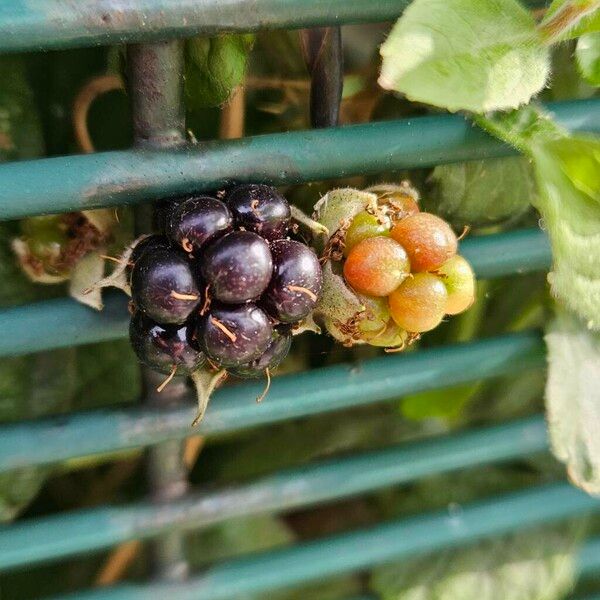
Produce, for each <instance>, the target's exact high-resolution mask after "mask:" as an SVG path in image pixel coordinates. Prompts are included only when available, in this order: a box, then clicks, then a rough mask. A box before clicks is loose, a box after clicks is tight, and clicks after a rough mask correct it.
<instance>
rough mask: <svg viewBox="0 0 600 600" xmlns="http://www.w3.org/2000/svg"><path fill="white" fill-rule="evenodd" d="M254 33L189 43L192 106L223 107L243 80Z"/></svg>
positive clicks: (188, 94) (188, 88) (188, 80)
mask: <svg viewBox="0 0 600 600" xmlns="http://www.w3.org/2000/svg"><path fill="white" fill-rule="evenodd" d="M253 42H254V36H252V35H249V34H246V35H230V34H225V35H220V36H217V37H213V38H206V37H198V38H193V39H191V40H188V42H187V44H186V67H185V68H186V71H185V94H186V98H187V102H188V106H190V107H191V108H206V107H211V106H220V105H221V104H223V103H224V102H226V101H227V100H228V99H229V97H230V96H231V94H232V92H233V91H234V90H235V88H236V87H237V86H238V85H240V83H242V80H243V78H244V74H245V72H246V63H247V61H248V55H249V53H250V50H251V49H252V44H253Z"/></svg>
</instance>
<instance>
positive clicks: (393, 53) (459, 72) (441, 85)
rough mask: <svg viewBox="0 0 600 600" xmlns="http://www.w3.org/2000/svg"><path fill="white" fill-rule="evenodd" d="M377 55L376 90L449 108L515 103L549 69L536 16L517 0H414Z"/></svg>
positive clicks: (542, 81)
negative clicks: (379, 63) (377, 86)
mask: <svg viewBox="0 0 600 600" xmlns="http://www.w3.org/2000/svg"><path fill="white" fill-rule="evenodd" d="M381 55H382V57H383V63H382V69H381V76H380V78H379V84H380V85H381V86H382V87H383V88H385V89H391V90H395V91H397V92H401V93H403V94H405V95H406V96H407V98H408V99H409V100H413V101H418V102H425V103H427V104H432V105H434V106H440V107H442V108H446V109H448V110H450V111H457V110H468V111H472V112H476V113H477V112H487V111H493V110H499V109H508V108H516V107H518V106H520V105H521V104H524V103H526V102H528V101H529V100H530V98H531V97H532V96H533V95H534V94H536V93H537V92H539V91H540V90H541V89H542V88H543V87H544V85H545V83H546V79H547V77H548V73H549V69H550V55H549V51H548V49H547V48H546V47H544V46H543V45H542V44H541V39H540V34H539V33H538V31H537V29H536V25H535V21H534V19H533V17H532V16H531V14H530V13H529V11H527V10H526V9H525V8H523V7H522V6H521V5H520V4H519V3H518V2H517V1H516V0H415V1H414V2H412V3H411V4H410V6H409V7H408V8H407V10H406V11H405V12H404V14H403V15H402V16H401V17H400V19H398V21H397V23H396V25H395V26H394V28H393V29H392V31H391V33H390V35H389V37H388V39H387V41H386V42H385V43H384V44H383V46H382V47H381Z"/></svg>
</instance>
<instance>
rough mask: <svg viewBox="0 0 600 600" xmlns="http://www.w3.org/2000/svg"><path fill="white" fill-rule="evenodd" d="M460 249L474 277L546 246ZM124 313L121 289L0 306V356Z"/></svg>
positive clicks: (123, 322)
mask: <svg viewBox="0 0 600 600" xmlns="http://www.w3.org/2000/svg"><path fill="white" fill-rule="evenodd" d="M461 253H462V254H464V255H465V256H466V257H467V259H468V260H469V261H471V263H472V265H473V268H474V269H475V272H476V273H477V276H478V277H479V278H485V277H500V276H502V275H509V274H511V273H526V272H532V271H539V270H545V269H547V268H548V267H549V266H550V261H551V258H552V256H551V251H550V245H549V242H548V238H547V237H546V234H545V233H544V232H543V231H541V230H539V229H527V230H521V231H511V232H508V233H502V234H495V235H489V236H480V237H471V238H467V239H466V240H465V241H464V242H462V243H461ZM128 326H129V312H128V310H127V298H126V297H125V295H123V294H116V293H115V294H107V299H106V306H105V308H104V310H102V311H101V312H97V311H95V310H92V309H90V308H88V307H85V306H83V305H81V304H80V303H78V302H76V301H75V300H72V299H70V298H61V299H57V300H48V301H45V302H38V303H35V304H28V305H25V306H18V307H15V308H8V309H3V310H0V328H1V330H2V333H3V335H2V337H0V357H2V356H16V355H20V354H27V353H29V352H38V351H41V350H49V349H51V348H65V347H69V346H75V345H78V344H89V343H91V342H102V341H107V340H113V339H118V338H123V337H125V336H127V330H128Z"/></svg>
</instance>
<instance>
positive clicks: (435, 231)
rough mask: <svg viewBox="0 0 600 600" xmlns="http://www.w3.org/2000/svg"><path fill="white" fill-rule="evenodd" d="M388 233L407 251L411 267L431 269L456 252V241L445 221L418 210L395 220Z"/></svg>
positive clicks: (415, 269) (421, 269)
mask: <svg viewBox="0 0 600 600" xmlns="http://www.w3.org/2000/svg"><path fill="white" fill-rule="evenodd" d="M391 236H392V238H394V240H396V241H397V242H398V243H399V244H400V245H401V246H402V247H403V248H404V249H405V250H406V253H407V254H408V257H409V258H410V265H411V268H412V270H413V271H416V272H420V271H433V270H435V269H437V268H438V267H441V266H442V265H443V264H444V263H445V262H446V261H447V260H449V259H450V258H452V257H453V256H454V255H455V254H456V249H457V246H458V241H457V239H456V235H455V234H454V231H452V228H451V227H450V225H448V223H446V221H444V220H443V219H440V218H439V217H437V216H436V215H432V214H430V213H418V214H416V215H412V216H410V217H406V219H402V220H401V221H399V222H397V223H396V224H395V225H394V227H393V228H392V231H391Z"/></svg>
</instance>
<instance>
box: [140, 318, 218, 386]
mask: <svg viewBox="0 0 600 600" xmlns="http://www.w3.org/2000/svg"><path fill="white" fill-rule="evenodd" d="M193 335H194V327H193V325H190V324H189V323H184V324H183V325H159V324H158V323H155V322H154V321H152V320H151V319H149V318H148V317H146V316H145V315H144V314H143V313H142V312H140V311H137V312H136V313H135V314H134V315H133V317H132V318H131V322H130V324H129V339H130V340H131V345H132V347H133V350H134V352H135V353H136V355H137V357H138V359H139V360H140V362H141V363H143V364H144V365H146V366H147V367H150V368H151V369H154V370H155V371H160V372H161V373H165V374H166V373H171V372H172V371H173V369H176V372H177V373H178V374H179V375H189V374H190V373H192V372H193V371H195V370H196V369H198V368H199V367H201V366H202V365H203V364H204V362H205V361H206V357H205V356H204V354H203V353H202V352H201V351H200V349H199V347H198V345H197V343H195V341H194V340H193Z"/></svg>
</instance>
